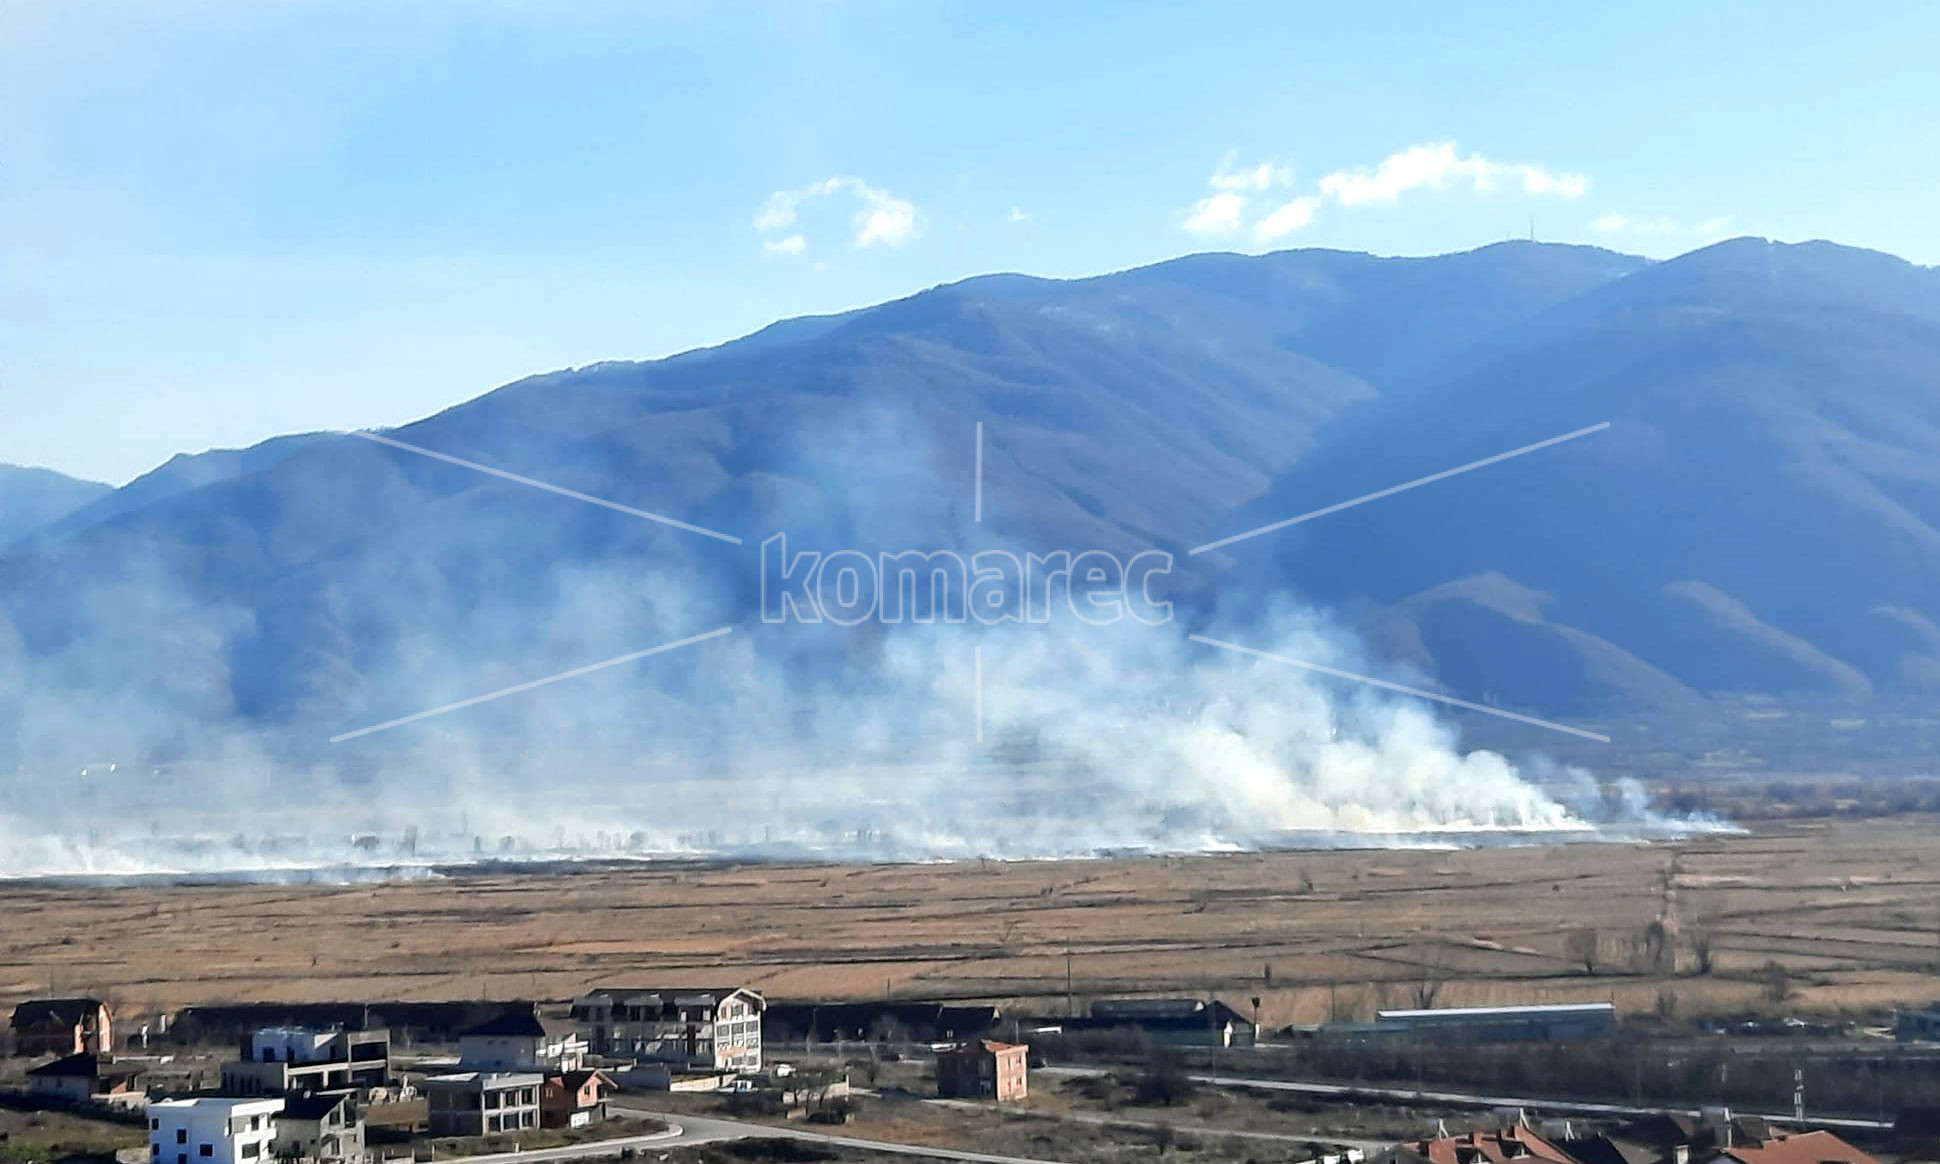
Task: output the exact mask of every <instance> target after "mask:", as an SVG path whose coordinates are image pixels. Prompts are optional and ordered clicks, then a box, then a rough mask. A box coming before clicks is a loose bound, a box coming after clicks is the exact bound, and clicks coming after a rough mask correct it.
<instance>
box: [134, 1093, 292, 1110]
mask: <svg viewBox="0 0 1940 1164" xmlns="http://www.w3.org/2000/svg"><path fill="white" fill-rule="evenodd" d="M238 1108H258V1109H261V1110H263V1111H282V1110H283V1097H282V1096H280V1095H279V1096H274V1097H272V1098H269V1099H231V1098H229V1097H228V1096H216V1095H201V1096H197V1097H196V1098H194V1099H158V1100H156V1101H155V1102H153V1103H151V1104H149V1105H148V1110H149V1111H186V1110H190V1109H200V1110H204V1111H235V1110H236V1109H238Z"/></svg>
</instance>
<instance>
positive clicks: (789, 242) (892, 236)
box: [754, 175, 918, 255]
mask: <svg viewBox="0 0 1940 1164" xmlns="http://www.w3.org/2000/svg"><path fill="white" fill-rule="evenodd" d="M835 194H848V195H850V196H852V197H853V198H854V199H855V200H856V201H857V202H858V203H860V205H859V206H858V207H857V208H856V211H855V214H854V215H853V216H852V218H851V219H850V228H851V233H850V236H849V245H850V246H855V247H871V246H888V247H898V246H901V245H903V244H904V243H906V242H908V241H909V240H910V239H912V238H915V237H916V234H917V230H918V223H917V215H916V206H915V204H914V203H912V202H909V201H907V200H906V199H902V198H898V197H896V196H895V195H893V194H891V193H890V192H889V191H887V190H884V189H882V188H881V187H879V186H871V185H870V184H869V183H867V182H865V181H863V180H862V179H861V178H855V177H847V176H842V175H838V176H836V177H833V178H824V179H822V180H821V181H820V182H812V183H810V184H808V185H806V186H802V187H799V188H798V189H794V190H777V191H775V192H774V193H773V194H770V195H769V196H768V200H767V201H766V202H764V203H762V204H761V209H760V210H758V211H756V212H755V216H754V228H755V230H757V231H760V232H762V233H764V234H768V233H773V232H775V231H781V230H787V229H788V228H790V227H792V226H794V225H795V221H796V218H797V217H798V212H799V211H800V208H801V206H802V204H803V203H804V202H809V201H812V200H814V199H818V198H827V197H830V196H832V195H835ZM762 245H763V246H765V247H767V249H768V250H770V251H773V252H775V253H778V254H790V255H798V254H801V253H802V252H803V251H804V250H806V249H807V248H808V240H807V238H806V237H805V236H803V235H801V234H799V233H797V234H793V235H790V236H788V237H787V238H784V239H781V240H779V241H776V242H765V243H763V244H762Z"/></svg>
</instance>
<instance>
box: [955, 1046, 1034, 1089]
mask: <svg viewBox="0 0 1940 1164" xmlns="http://www.w3.org/2000/svg"><path fill="white" fill-rule="evenodd" d="M1030 1054H1031V1049H1030V1048H1029V1047H1026V1046H1024V1045H1023V1044H1021V1043H999V1042H997V1041H996V1040H994V1039H978V1040H977V1041H976V1042H974V1043H960V1044H958V1045H957V1046H954V1047H949V1048H945V1049H944V1050H941V1051H938V1052H937V1053H936V1094H938V1095H939V1096H942V1097H943V1098H945V1099H994V1100H997V1101H998V1102H1000V1103H1007V1102H1009V1101H1011V1100H1014V1099H1023V1098H1024V1096H1025V1095H1026V1094H1027V1093H1028V1090H1029V1083H1028V1078H1027V1077H1028V1075H1029V1071H1030Z"/></svg>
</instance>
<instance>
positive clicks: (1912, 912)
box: [0, 818, 1940, 1023]
mask: <svg viewBox="0 0 1940 1164" xmlns="http://www.w3.org/2000/svg"><path fill="white" fill-rule="evenodd" d="M1934 823H1935V822H1934V821H1933V820H1932V819H1931V818H1904V819H1892V820H1877V821H1853V822H1844V821H1841V822H1792V823H1785V824H1774V825H1771V826H1769V827H1767V828H1764V829H1762V830H1761V831H1759V832H1758V833H1756V834H1754V835H1748V836H1736V837H1720V838H1706V839H1703V840H1697V841H1690V842H1685V843H1681V844H1660V845H1648V846H1646V845H1618V844H1598V845H1590V844H1573V845H1559V846H1549V847H1533V846H1532V847H1526V848H1487V849H1475V850H1465V851H1459V852H1437V851H1419V852H1411V851H1394V850H1384V851H1359V852H1302V853H1270V854H1233V855H1219V856H1201V857H1186V858H1145V859H1125V860H1096V861H1065V862H1026V863H1002V862H989V863H978V862H966V863H959V864H936V865H878V866H780V865H775V866H735V867H713V868H702V867H694V866H680V867H674V866H667V867H656V868H643V869H638V870H628V871H620V872H588V873H580V874H572V875H558V876H537V875H531V876H509V875H492V876H478V877H460V878H453V879H450V880H444V881H434V882H398V883H390V884H379V885H354V886H217V887H210V886H201V887H187V886H185V887H169V888H147V887H144V888H122V889H114V890H101V889H81V888H56V887H48V886H25V885H20V886H11V887H5V888H0V916H4V917H5V918H6V919H7V921H6V934H5V941H0V995H4V996H6V997H18V996H25V995H30V994H39V993H43V992H46V991H48V990H50V989H51V990H56V991H60V992H78V991H83V990H86V991H98V992H101V993H104V994H106V995H107V996H109V997H110V998H112V999H114V1000H116V1001H117V1002H119V1003H120V1004H121V1006H122V1008H123V1010H124V1011H125V1012H127V1015H128V1017H134V1016H136V1015H139V1014H141V1013H146V1012H152V1011H154V1010H158V1009H161V1008H173V1007H177V1006H181V1005H183V1004H187V1003H195V1002H209V1001H247V1000H261V999H296V1000H319V999H357V998H408V999H435V998H456V997H473V998H512V997H542V998H564V997H570V996H572V995H574V994H576V993H578V992H579V991H581V990H583V989H584V988H585V987H586V986H588V985H589V984H592V983H596V982H600V981H612V980H619V979H635V980H667V981H681V980H687V981H695V980H703V979H704V980H708V981H716V980H720V979H730V980H739V981H747V982H750V983H753V984H754V985H756V986H758V987H759V988H761V989H763V990H764V991H765V992H766V993H768V994H769V995H770V997H776V998H790V997H802V998H805V997H823V998H864V997H881V996H883V995H884V994H893V995H897V996H902V997H925V998H935V997H954V998H966V999H967V998H979V999H993V1000H1014V1001H1020V1002H1030V1003H1032V1004H1034V1005H1038V1006H1041V1007H1045V1008H1050V1009H1058V1008H1061V1007H1062V1005H1063V1001H1064V992H1065V972H1066V952H1067V950H1068V951H1069V952H1070V967H1071V971H1072V977H1073V979H1074V987H1075V992H1076V994H1077V995H1079V996H1080V998H1079V1001H1080V1002H1081V1003H1082V1001H1083V998H1084V997H1085V996H1096V995H1106V994H1117V993H1122V992H1133V991H1141V992H1178V993H1194V994H1218V995H1221V996H1223V997H1226V998H1228V999H1229V1000H1234V1001H1238V1002H1241V1003H1243V1002H1244V1001H1245V1000H1247V999H1250V998H1252V997H1254V996H1258V997H1260V998H1261V999H1262V1000H1263V1012H1264V1018H1265V1019H1266V1020H1267V1021H1268V1022H1272V1023H1286V1022H1313V1021H1321V1020H1324V1019H1326V1018H1328V1017H1330V1016H1335V1017H1340V1018H1352V1017H1366V1016H1367V1015H1368V1013H1369V1012H1370V1011H1371V1010H1372V1009H1373V1008H1374V1007H1375V1006H1377V1005H1407V1004H1409V1003H1411V1002H1412V1001H1413V997H1412V996H1413V994H1414V993H1415V992H1416V990H1417V988H1418V986H1419V984H1420V983H1422V982H1423V981H1424V980H1426V979H1429V978H1433V979H1436V980H1440V979H1444V978H1445V979H1446V980H1447V981H1446V983H1445V985H1443V986H1442V987H1441V989H1440V992H1439V995H1438V997H1437V1000H1436V1001H1437V1002H1438V1003H1440V1004H1444V1005H1446V1004H1480V1003H1510V1002H1537V1001H1572V1000H1601V999H1612V1000H1614V1001H1615V1002H1616V1003H1617V1004H1618V1005H1619V1006H1620V1007H1622V1008H1624V1009H1626V1010H1637V1011H1641V1010H1648V1009H1650V1008H1651V1007H1652V1006H1654V1005H1655V1003H1656V1001H1657V998H1658V995H1659V993H1660V991H1663V990H1666V989H1669V990H1671V991H1674V992H1675V993H1676V994H1677V995H1678V997H1679V1002H1680V1009H1681V1011H1682V1012H1683V1013H1685V1014H1695V1013H1702V1012H1706V1011H1731V1010H1738V1009H1751V1008H1756V1007H1758V1006H1759V1005H1760V1004H1761V999H1762V992H1763V989H1764V987H1763V982H1762V980H1761V978H1760V976H1759V973H1758V971H1759V969H1760V968H1761V967H1763V966H1764V965H1765V964H1766V963H1767V962H1769V961H1773V960H1776V961H1778V962H1780V963H1782V964H1784V965H1786V966H1787V967H1788V968H1790V969H1791V970H1792V971H1793V972H1794V973H1793V982H1794V986H1795V989H1796V998H1795V999H1794V1000H1792V1001H1790V1002H1788V1004H1787V1005H1788V1006H1790V1007H1793V1008H1796V1009H1818V1010H1841V1009H1850V1010H1863V1009H1868V1008H1877V1007H1881V1006H1885V1005H1890V1004H1893V1003H1900V1002H1908V1001H1915V1000H1923V999H1931V998H1936V997H1940V977H1936V974H1935V969H1934V968H1935V964H1936V962H1940V892H1937V891H1940V846H1935V845H1934V844H1933V843H1932V840H1931V838H1932V835H1933V828H1934ZM1309 886H1311V888H1309ZM1653 920H1661V921H1663V922H1664V923H1665V924H1667V925H1669V926H1670V927H1671V928H1672V929H1673V930H1681V931H1682V932H1683V933H1684V934H1686V935H1687V936H1688V935H1689V934H1690V933H1691V932H1692V931H1693V930H1694V929H1696V928H1699V927H1708V928H1709V929H1711V930H1713V931H1715V933H1716V934H1717V943H1716V945H1717V951H1718V952H1717V960H1716V962H1717V964H1716V973H1714V974H1712V975H1709V976H1697V975H1695V974H1694V973H1693V967H1692V957H1691V954H1690V952H1689V951H1688V949H1684V950H1682V951H1681V953H1680V960H1679V965H1678V967H1677V970H1676V972H1675V973H1671V974H1666V973H1663V972H1661V971H1652V972H1644V971H1642V970H1640V969H1634V968H1633V967H1632V964H1631V963H1632V952H1633V951H1632V947H1633V946H1634V945H1635V944H1636V943H1637V941H1638V939H1640V938H1641V936H1642V934H1643V932H1644V930H1645V928H1646V927H1647V926H1648V925H1650V924H1651V923H1652V921H1653ZM1586 926H1588V927H1594V928H1595V929H1597V930H1598V932H1599V934H1600V935H1601V936H1602V939H1603V945H1604V947H1605V948H1604V955H1603V958H1604V962H1605V964H1606V966H1607V970H1600V972H1599V973H1598V974H1596V975H1594V976H1590V975H1585V974H1584V973H1582V969H1581V967H1580V966H1573V965H1572V964H1571V962H1570V960H1569V959H1568V957H1567V956H1566V945H1567V943H1568V940H1569V935H1570V934H1571V932H1572V931H1575V930H1577V929H1580V928H1583V927H1586ZM1269 975H1270V981H1269Z"/></svg>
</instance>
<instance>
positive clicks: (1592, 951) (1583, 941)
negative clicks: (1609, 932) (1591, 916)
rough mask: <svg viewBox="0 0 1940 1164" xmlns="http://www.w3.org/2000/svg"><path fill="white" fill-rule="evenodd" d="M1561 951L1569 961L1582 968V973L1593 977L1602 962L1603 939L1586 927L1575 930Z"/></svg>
mask: <svg viewBox="0 0 1940 1164" xmlns="http://www.w3.org/2000/svg"><path fill="white" fill-rule="evenodd" d="M1563 950H1564V952H1565V953H1566V954H1568V955H1569V960H1570V961H1572V962H1575V963H1576V964H1577V965H1579V966H1581V967H1583V973H1585V974H1592V975H1593V974H1595V973H1596V968H1597V966H1598V964H1600V963H1601V962H1602V960H1603V937H1602V935H1600V934H1598V933H1597V932H1596V931H1595V930H1593V929H1589V928H1587V927H1586V928H1584V929H1580V930H1575V931H1572V932H1571V934H1570V936H1569V938H1568V940H1567V941H1565V942H1564V943H1563Z"/></svg>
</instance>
